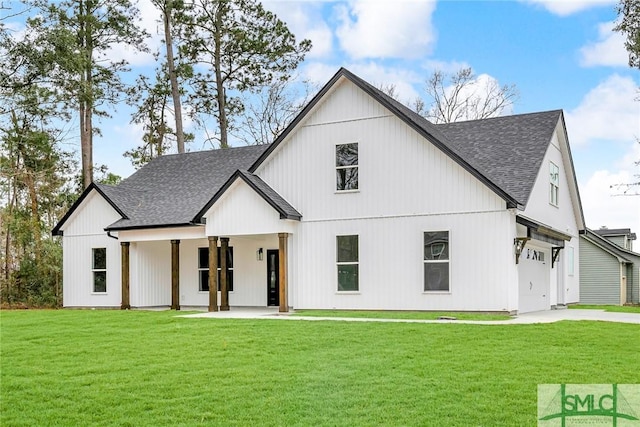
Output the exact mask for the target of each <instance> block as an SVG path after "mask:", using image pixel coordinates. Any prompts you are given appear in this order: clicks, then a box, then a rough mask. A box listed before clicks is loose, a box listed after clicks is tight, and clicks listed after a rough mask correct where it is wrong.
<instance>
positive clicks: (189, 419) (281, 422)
mask: <svg viewBox="0 0 640 427" xmlns="http://www.w3.org/2000/svg"><path fill="white" fill-rule="evenodd" d="M0 326H1V328H0V339H1V341H0V356H1V357H0V368H1V372H0V379H1V383H0V398H1V402H2V411H1V413H0V425H2V426H33V425H42V426H44V425H46V426H68V425H87V426H88V425H92V426H116V425H117V426H158V425H172V426H212V425H213V426H215V425H229V426H250V425H261V426H309V425H313V426H354V425H367V426H375V425H383V426H388V425H437V426H533V425H536V396H537V394H536V393H537V384H542V383H605V384H610V383H621V384H625V383H626V384H634V383H640V371H639V370H638V369H636V367H637V365H638V352H637V347H636V346H634V345H632V344H631V343H633V342H636V341H637V338H638V326H637V325H628V324H616V323H609V322H560V323H554V324H544V325H466V324H417V323H378V322H323V321H314V322H305V321H286V320H238V319H235V320H234V319H193V318H191V319H185V318H178V317H175V312H142V311H106V310H96V311H91V310H86V311H83V310H58V311H31V310H24V311H2V312H0Z"/></svg>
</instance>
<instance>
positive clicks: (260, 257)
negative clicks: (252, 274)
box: [256, 248, 264, 261]
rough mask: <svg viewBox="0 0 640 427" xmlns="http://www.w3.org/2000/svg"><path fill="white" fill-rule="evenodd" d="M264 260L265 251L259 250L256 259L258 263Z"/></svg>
mask: <svg viewBox="0 0 640 427" xmlns="http://www.w3.org/2000/svg"><path fill="white" fill-rule="evenodd" d="M263 258H264V251H263V250H262V248H260V249H258V251H257V252H256V259H257V260H258V261H262V259H263Z"/></svg>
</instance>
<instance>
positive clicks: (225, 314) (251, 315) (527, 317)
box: [180, 307, 640, 325]
mask: <svg viewBox="0 0 640 427" xmlns="http://www.w3.org/2000/svg"><path fill="white" fill-rule="evenodd" d="M180 317H205V318H214V319H277V320H307V321H318V320H331V321H343V322H345V321H346V322H396V323H469V324H478V325H523V324H534V323H553V322H559V321H561V320H596V321H603V322H619V323H635V324H640V313H613V312H606V311H604V310H582V309H580V310H577V309H574V310H567V309H565V310H548V311H536V312H532V313H524V314H519V315H517V316H514V317H513V318H512V319H509V320H496V321H490V320H417V319H366V318H359V317H358V318H355V317H308V316H292V315H291V313H278V309H277V308H262V307H232V308H231V310H229V311H217V312H211V313H208V312H205V313H196V314H187V315H182V316H180Z"/></svg>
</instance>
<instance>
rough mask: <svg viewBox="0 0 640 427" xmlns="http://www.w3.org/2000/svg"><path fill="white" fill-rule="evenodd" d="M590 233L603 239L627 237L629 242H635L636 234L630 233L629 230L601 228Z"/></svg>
mask: <svg viewBox="0 0 640 427" xmlns="http://www.w3.org/2000/svg"><path fill="white" fill-rule="evenodd" d="M591 231H593V232H594V233H597V234H599V235H601V236H605V237H612V236H627V237H628V238H629V239H631V240H636V233H632V232H631V229H630V228H601V229H600V230H591Z"/></svg>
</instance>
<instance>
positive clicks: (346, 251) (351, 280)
mask: <svg viewBox="0 0 640 427" xmlns="http://www.w3.org/2000/svg"><path fill="white" fill-rule="evenodd" d="M336 261H337V264H338V291H357V290H358V236H337V238H336Z"/></svg>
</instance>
